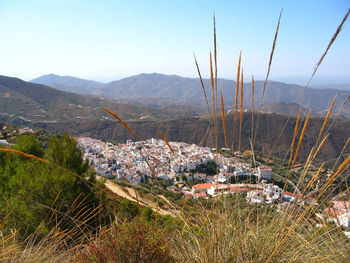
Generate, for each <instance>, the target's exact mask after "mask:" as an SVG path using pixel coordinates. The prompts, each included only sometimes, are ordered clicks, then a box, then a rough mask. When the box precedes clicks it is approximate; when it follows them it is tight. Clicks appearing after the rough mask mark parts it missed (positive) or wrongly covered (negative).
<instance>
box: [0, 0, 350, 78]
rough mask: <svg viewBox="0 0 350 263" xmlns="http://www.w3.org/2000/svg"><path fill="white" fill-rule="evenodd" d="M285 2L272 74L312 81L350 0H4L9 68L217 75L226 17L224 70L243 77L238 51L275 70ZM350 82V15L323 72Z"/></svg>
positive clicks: (1, 32)
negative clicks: (212, 53) (214, 55)
mask: <svg viewBox="0 0 350 263" xmlns="http://www.w3.org/2000/svg"><path fill="white" fill-rule="evenodd" d="M282 7H283V8H284V12H283V16H282V20H281V26H280V34H279V37H278V43H277V47H276V52H275V57H274V62H273V65H272V69H271V79H274V80H284V81H287V82H298V83H303V82H305V81H306V79H307V78H308V77H309V76H310V75H311V73H312V71H313V68H314V66H315V64H316V62H317V61H318V59H319V58H320V56H321V54H322V53H323V52H324V50H325V48H326V46H327V44H328V42H329V40H330V39H331V37H332V35H333V33H334V32H335V30H336V28H337V26H338V25H339V23H340V22H341V20H342V18H343V17H344V15H345V13H346V12H347V10H348V9H349V8H350V1H349V0H322V1H320V0H315V1H312V0H308V1H305V0H301V1H299V0H298V1H297V0H293V1H291V0H285V1H282V0H281V1H276V0H255V1H253V0H246V1H242V0H240V1H224V0H220V1H219V0H218V1H199V0H198V1H194V0H176V1H166V0H159V1H155V0H144V1H141V0H138V1H136V0H134V1H133V0H125V1H112V0H108V1H104V0H99V1H90V0H84V1H80V0H74V1H73V0H71V1H66V0H60V1H46V0H42V1H39V0H30V1H28V0H22V1H20V0H17V1H16V0H0V36H1V41H0V58H1V59H0V75H7V76H16V77H19V78H22V79H25V80H29V79H32V78H35V77H38V76H40V75H43V74H48V73H56V74H60V75H73V76H77V77H81V78H89V79H95V80H100V81H110V80H114V79H118V78H122V77H126V76H130V75H135V74H139V73H143V72H144V73H151V72H159V73H165V74H177V75H180V76H187V77H196V76H197V75H196V69H195V66H194V62H193V57H192V52H193V51H194V52H195V53H196V55H197V57H198V60H199V63H200V66H201V68H202V70H203V75H205V76H208V68H209V63H208V62H209V59H208V58H209V54H208V53H209V50H210V49H211V48H212V47H213V42H212V39H213V37H212V33H213V24H212V17H213V12H214V11H215V13H216V21H217V23H216V24H217V46H218V63H219V71H218V73H219V76H220V77H225V78H231V79H232V78H234V76H235V71H236V66H237V60H238V54H239V51H240V50H242V52H243V57H242V59H243V67H244V71H245V73H246V76H250V75H251V74H254V75H255V76H256V78H258V79H262V78H264V75H265V73H266V69H267V63H268V58H269V54H270V50H271V45H272V41H273V37H274V32H275V28H276V24H277V20H278V16H279V12H280V10H281V8H282ZM317 81H327V82H350V19H349V21H347V22H346V24H345V25H344V28H343V31H342V32H341V33H340V35H339V37H338V39H337V40H336V42H335V44H334V45H333V47H332V48H331V50H330V51H329V53H328V55H327V57H326V59H325V60H324V63H323V64H322V66H321V67H320V69H319V72H318V74H317V76H316V78H315V82H317Z"/></svg>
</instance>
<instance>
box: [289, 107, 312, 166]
mask: <svg viewBox="0 0 350 263" xmlns="http://www.w3.org/2000/svg"><path fill="white" fill-rule="evenodd" d="M310 114H311V110H309V113H308V114H307V117H306V120H305V123H304V127H303V129H302V131H301V135H300V139H299V142H298V146H297V149H296V150H295V154H294V159H293V162H292V165H291V166H292V167H293V166H294V164H295V162H296V160H297V157H298V153H299V149H300V146H301V143H302V141H303V138H304V134H305V131H306V127H307V124H308V122H309V118H310Z"/></svg>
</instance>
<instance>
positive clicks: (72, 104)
mask: <svg viewBox="0 0 350 263" xmlns="http://www.w3.org/2000/svg"><path fill="white" fill-rule="evenodd" d="M102 106H104V107H106V108H109V109H110V110H112V111H115V112H117V113H118V114H119V115H120V117H122V118H123V119H125V120H130V119H134V120H135V119H136V120H137V119H146V120H147V119H149V120H150V119H169V118H175V117H178V116H181V115H183V114H185V115H186V114H187V115H191V114H192V113H191V112H186V111H184V110H182V109H181V110H177V111H175V110H167V109H162V110H159V109H154V108H148V107H143V106H135V105H131V104H127V103H117V102H114V101H110V100H107V99H103V98H97V97H91V96H86V95H82V94H76V93H71V92H66V91H61V90H57V89H54V88H52V87H48V86H45V85H41V84H35V83H31V82H25V81H23V80H21V79H18V78H11V77H6V76H0V120H1V121H4V122H10V123H15V124H30V123H35V122H48V123H50V122H53V123H56V122H64V121H71V120H75V121H77V120H94V121H96V120H106V119H108V118H111V117H110V116H109V115H108V114H107V113H106V112H104V111H103V110H101V107H102Z"/></svg>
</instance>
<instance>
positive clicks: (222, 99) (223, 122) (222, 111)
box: [220, 90, 227, 148]
mask: <svg viewBox="0 0 350 263" xmlns="http://www.w3.org/2000/svg"><path fill="white" fill-rule="evenodd" d="M220 97H221V114H222V126H223V129H224V137H225V148H227V134H226V120H225V106H224V98H223V96H222V90H220Z"/></svg>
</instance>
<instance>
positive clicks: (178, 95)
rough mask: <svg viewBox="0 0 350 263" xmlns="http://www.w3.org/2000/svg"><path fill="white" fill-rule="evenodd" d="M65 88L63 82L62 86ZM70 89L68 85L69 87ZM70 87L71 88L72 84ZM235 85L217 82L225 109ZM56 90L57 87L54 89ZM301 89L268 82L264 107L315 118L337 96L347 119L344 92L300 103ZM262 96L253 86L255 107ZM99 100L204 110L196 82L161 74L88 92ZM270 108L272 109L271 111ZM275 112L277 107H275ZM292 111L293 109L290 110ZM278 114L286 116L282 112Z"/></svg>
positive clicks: (323, 92)
mask: <svg viewBox="0 0 350 263" xmlns="http://www.w3.org/2000/svg"><path fill="white" fill-rule="evenodd" d="M61 84H62V85H63V84H64V83H63V82H62V83H61ZM204 84H205V87H206V92H207V94H208V96H210V94H211V91H210V81H209V80H208V79H204ZM70 85H71V84H70ZM72 85H73V84H72ZM235 86H236V82H235V81H233V80H227V79H218V88H219V89H222V90H223V95H224V102H225V106H226V108H227V109H232V107H233V105H234V93H235ZM251 86H252V85H251V83H250V82H247V83H245V84H244V107H245V108H247V109H250V108H251V96H252V87H251ZM57 88H59V87H57ZM303 90H304V87H302V86H299V85H294V84H286V83H282V82H276V81H269V82H268V85H267V88H266V93H265V97H264V106H267V105H270V104H276V103H291V104H300V105H301V106H302V107H305V108H310V109H311V110H312V111H314V113H315V114H320V115H322V114H324V113H325V112H327V110H328V108H329V106H330V104H331V102H332V100H333V98H334V96H335V95H338V99H337V101H336V104H335V108H334V109H335V111H339V110H340V109H341V113H339V114H341V115H342V116H343V117H350V104H349V103H348V104H345V106H344V107H343V108H342V105H343V103H344V101H345V100H346V98H347V97H348V96H349V91H347V90H336V89H332V88H324V87H323V88H322V89H315V88H309V89H308V90H307V91H306V92H305V96H304V98H303V99H302V100H300V99H299V97H300V96H301V94H302V93H303ZM75 92H85V91H84V89H78V88H77V89H76V90H75ZM262 92H263V81H256V82H255V107H257V106H259V103H260V99H261V96H262ZM88 94H93V95H96V96H99V97H105V98H111V99H114V100H116V101H119V102H121V101H124V102H125V101H128V102H130V103H136V104H138V105H144V106H151V107H167V106H169V105H187V106H189V105H190V106H191V107H194V108H196V109H201V110H202V111H204V110H205V105H206V103H205V100H204V96H203V92H202V89H201V86H200V82H199V79H197V78H183V77H180V76H176V75H163V74H157V73H153V74H139V75H136V76H132V77H128V78H124V79H121V80H117V81H112V82H110V83H107V84H103V85H101V86H99V87H98V88H97V89H95V90H93V91H91V92H88ZM272 108H273V107H272ZM274 108H275V109H277V108H276V107H274ZM293 108H294V107H293ZM279 113H282V114H288V113H286V109H283V110H282V111H280V112H279Z"/></svg>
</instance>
